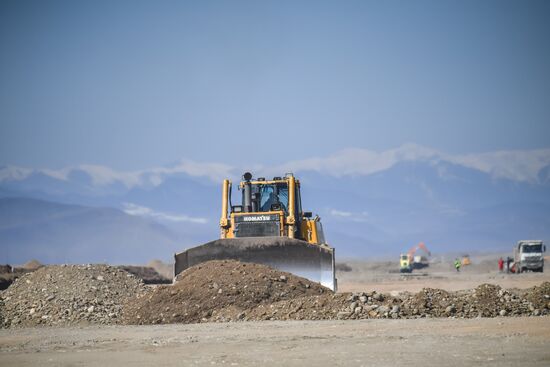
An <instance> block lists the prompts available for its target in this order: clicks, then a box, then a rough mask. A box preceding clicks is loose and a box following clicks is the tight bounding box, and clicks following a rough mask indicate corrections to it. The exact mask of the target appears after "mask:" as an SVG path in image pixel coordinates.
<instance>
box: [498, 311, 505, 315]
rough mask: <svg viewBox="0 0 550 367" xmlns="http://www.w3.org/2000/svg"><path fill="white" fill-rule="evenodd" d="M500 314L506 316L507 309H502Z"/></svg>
mask: <svg viewBox="0 0 550 367" xmlns="http://www.w3.org/2000/svg"><path fill="white" fill-rule="evenodd" d="M498 314H499V315H500V316H506V310H500V312H499V313H498Z"/></svg>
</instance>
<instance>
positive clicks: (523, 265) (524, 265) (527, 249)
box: [513, 240, 546, 274]
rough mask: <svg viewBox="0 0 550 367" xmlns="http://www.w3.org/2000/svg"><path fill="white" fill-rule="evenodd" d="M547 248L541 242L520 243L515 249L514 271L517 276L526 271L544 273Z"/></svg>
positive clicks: (524, 241) (528, 241)
mask: <svg viewBox="0 0 550 367" xmlns="http://www.w3.org/2000/svg"><path fill="white" fill-rule="evenodd" d="M545 251H546V246H545V245H544V244H543V243H542V241H541V240H523V241H519V242H518V243H517V244H516V246H515V247H514V265H513V270H514V271H515V273H516V274H519V273H524V272H526V271H538V272H541V273H542V272H543V271H544V257H543V252H545Z"/></svg>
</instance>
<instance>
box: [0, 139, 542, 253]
mask: <svg viewBox="0 0 550 367" xmlns="http://www.w3.org/2000/svg"><path fill="white" fill-rule="evenodd" d="M248 164H249V165H248V167H246V166H245V164H239V165H238V166H237V165H235V166H230V165H227V164H223V163H198V162H194V161H191V160H187V159H184V160H181V161H178V162H176V163H174V164H172V165H167V166H164V167H157V168H151V169H146V170H141V171H131V172H130V171H117V170H114V169H112V168H108V167H104V166H94V165H81V166H77V167H68V168H64V169H60V170H51V169H29V168H21V167H14V166H5V167H0V219H1V220H0V247H1V248H2V249H3V251H2V253H3V254H4V255H1V256H0V262H6V261H10V262H13V263H17V262H25V261H27V260H29V259H30V258H37V259H39V260H40V261H43V262H51V263H55V262H98V261H106V262H112V263H143V262H146V261H148V260H150V259H151V258H160V259H163V260H170V258H171V255H172V254H173V253H174V252H175V251H180V250H182V249H184V248H186V247H189V246H193V245H196V244H199V243H202V242H205V241H207V240H210V239H213V238H216V237H217V236H218V233H219V231H218V227H217V226H218V220H219V210H220V198H221V192H220V184H221V180H222V179H223V178H225V177H228V178H231V179H232V180H233V181H237V180H238V179H239V177H240V175H241V174H242V173H243V172H244V171H245V170H248V168H250V169H251V170H252V172H253V173H254V175H255V176H256V177H258V176H266V177H272V176H281V175H284V174H285V173H286V172H293V173H294V174H295V175H296V176H297V177H298V178H299V179H300V181H301V182H302V201H303V206H304V209H306V210H310V211H313V212H315V213H317V214H319V215H320V216H321V217H322V222H323V226H324V229H325V232H326V237H327V240H328V241H329V243H330V244H331V245H332V246H334V247H335V248H336V251H337V256H341V257H382V256H392V255H395V256H397V255H398V253H399V252H403V251H406V250H407V249H408V248H409V247H411V246H413V245H414V244H416V243H418V242H420V241H423V242H425V243H426V245H427V246H428V247H429V248H430V249H431V250H432V251H433V252H457V251H459V252H471V251H480V252H483V251H511V247H512V245H513V244H514V243H515V242H516V241H518V240H520V239H526V238H537V239H543V240H550V149H542V150H530V151H501V152H490V153H481V154H468V155H450V154H446V153H442V152H438V151H435V150H433V149H430V148H426V147H422V146H418V145H415V144H407V145H404V146H401V147H399V148H396V149H393V150H388V151H385V152H381V153H378V152H373V151H369V150H365V149H347V150H344V151H341V152H337V153H335V154H333V155H330V156H326V157H313V158H307V159H303V160H294V161H289V162H286V163H283V164H280V165H273V166H264V165H258V164H254V163H248ZM233 194H234V201H236V202H237V201H239V200H238V198H237V196H238V193H237V192H234V193H233ZM2 256H3V257H4V258H2Z"/></svg>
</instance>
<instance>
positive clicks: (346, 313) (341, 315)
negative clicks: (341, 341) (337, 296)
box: [336, 311, 351, 320]
mask: <svg viewBox="0 0 550 367" xmlns="http://www.w3.org/2000/svg"><path fill="white" fill-rule="evenodd" d="M350 316H351V312H349V311H340V312H338V313H337V314H336V317H337V318H338V320H343V319H347V318H349V317H350Z"/></svg>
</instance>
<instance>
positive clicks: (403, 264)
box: [399, 254, 412, 273]
mask: <svg viewBox="0 0 550 367" xmlns="http://www.w3.org/2000/svg"><path fill="white" fill-rule="evenodd" d="M399 272H400V273H410V272H412V266H411V261H410V259H409V255H407V254H401V255H399Z"/></svg>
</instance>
